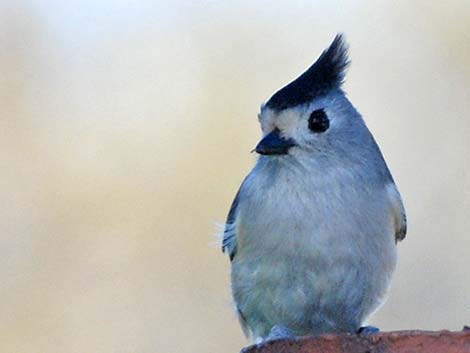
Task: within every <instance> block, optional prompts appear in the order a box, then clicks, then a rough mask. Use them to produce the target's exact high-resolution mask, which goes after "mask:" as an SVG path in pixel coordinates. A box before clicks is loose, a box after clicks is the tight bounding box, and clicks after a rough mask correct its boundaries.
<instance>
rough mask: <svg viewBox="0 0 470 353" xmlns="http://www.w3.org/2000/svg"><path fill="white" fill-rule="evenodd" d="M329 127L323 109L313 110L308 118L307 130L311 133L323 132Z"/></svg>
mask: <svg viewBox="0 0 470 353" xmlns="http://www.w3.org/2000/svg"><path fill="white" fill-rule="evenodd" d="M329 127H330V120H329V119H328V116H327V115H326V113H325V111H324V110H323V109H318V110H314V111H313V112H312V114H310V118H308V128H309V129H310V130H311V131H312V132H316V133H320V132H325V131H326V130H328V128H329Z"/></svg>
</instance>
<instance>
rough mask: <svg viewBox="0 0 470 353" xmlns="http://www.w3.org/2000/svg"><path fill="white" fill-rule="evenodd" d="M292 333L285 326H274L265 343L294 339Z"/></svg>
mask: <svg viewBox="0 0 470 353" xmlns="http://www.w3.org/2000/svg"><path fill="white" fill-rule="evenodd" d="M294 337H295V336H294V335H293V334H292V332H291V331H290V330H289V329H288V328H287V327H285V326H282V325H274V326H273V328H272V329H271V331H270V332H269V335H268V337H266V339H265V341H271V340H278V339H282V338H294Z"/></svg>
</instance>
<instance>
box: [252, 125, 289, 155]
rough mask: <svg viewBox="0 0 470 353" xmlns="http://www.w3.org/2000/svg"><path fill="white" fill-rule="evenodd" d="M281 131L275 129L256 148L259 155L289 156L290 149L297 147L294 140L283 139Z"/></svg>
mask: <svg viewBox="0 0 470 353" xmlns="http://www.w3.org/2000/svg"><path fill="white" fill-rule="evenodd" d="M280 133H281V132H280V131H279V129H274V130H273V131H272V132H270V133H269V134H267V135H266V136H265V137H264V138H263V139H262V140H261V141H260V142H259V143H258V145H257V146H256V148H255V151H256V152H257V153H259V154H287V152H288V151H289V148H291V147H293V146H295V145H296V144H295V141H294V140H293V139H285V138H283V137H281V135H280Z"/></svg>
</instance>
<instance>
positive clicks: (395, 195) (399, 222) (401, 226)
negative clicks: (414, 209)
mask: <svg viewBox="0 0 470 353" xmlns="http://www.w3.org/2000/svg"><path fill="white" fill-rule="evenodd" d="M387 194H388V196H389V198H390V201H391V204H392V216H393V222H394V225H395V241H396V242H399V241H401V240H403V239H405V236H406V213H405V208H404V207H403V202H402V200H401V196H400V193H399V192H398V190H397V188H396V186H395V184H394V183H393V182H392V183H390V184H388V185H387Z"/></svg>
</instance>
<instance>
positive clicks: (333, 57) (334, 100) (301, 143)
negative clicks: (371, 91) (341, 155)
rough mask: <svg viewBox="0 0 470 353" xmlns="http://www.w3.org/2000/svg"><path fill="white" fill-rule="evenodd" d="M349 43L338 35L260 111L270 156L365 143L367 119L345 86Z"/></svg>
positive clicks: (260, 148)
mask: <svg viewBox="0 0 470 353" xmlns="http://www.w3.org/2000/svg"><path fill="white" fill-rule="evenodd" d="M348 63H349V61H348V53H347V45H346V42H345V40H344V38H343V36H342V35H337V36H336V37H335V39H334V41H333V42H332V43H331V45H330V46H329V47H328V48H327V49H326V50H325V51H324V52H323V53H322V54H321V55H320V57H319V58H318V59H317V60H316V61H315V63H314V64H313V65H312V66H310V67H309V68H308V69H307V71H305V72H304V73H303V74H302V75H300V76H299V77H298V78H297V79H295V80H294V81H292V82H291V83H289V84H288V85H287V86H285V87H284V88H282V89H280V90H279V91H277V92H276V93H275V94H274V95H273V96H272V97H271V98H270V99H269V100H268V101H267V102H266V103H265V104H263V106H262V107H261V112H260V114H259V120H260V123H261V129H262V130H263V136H264V137H263V139H262V140H261V141H260V142H259V143H258V145H257V146H256V149H255V150H256V152H257V153H259V154H261V155H266V156H281V157H282V156H286V155H294V156H315V155H316V156H318V155H322V154H323V155H325V154H331V153H332V151H333V153H334V151H337V152H339V151H340V150H343V149H347V148H348V146H349V147H350V146H351V144H356V143H360V135H361V131H362V132H364V130H365V131H366V133H368V131H367V128H365V125H364V124H363V121H362V119H361V117H360V115H359V113H357V111H356V110H355V109H354V107H353V106H352V105H351V103H350V102H349V101H348V99H347V98H346V96H345V94H344V92H343V91H342V89H341V85H342V83H343V80H344V77H345V71H346V68H347V66H348Z"/></svg>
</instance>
